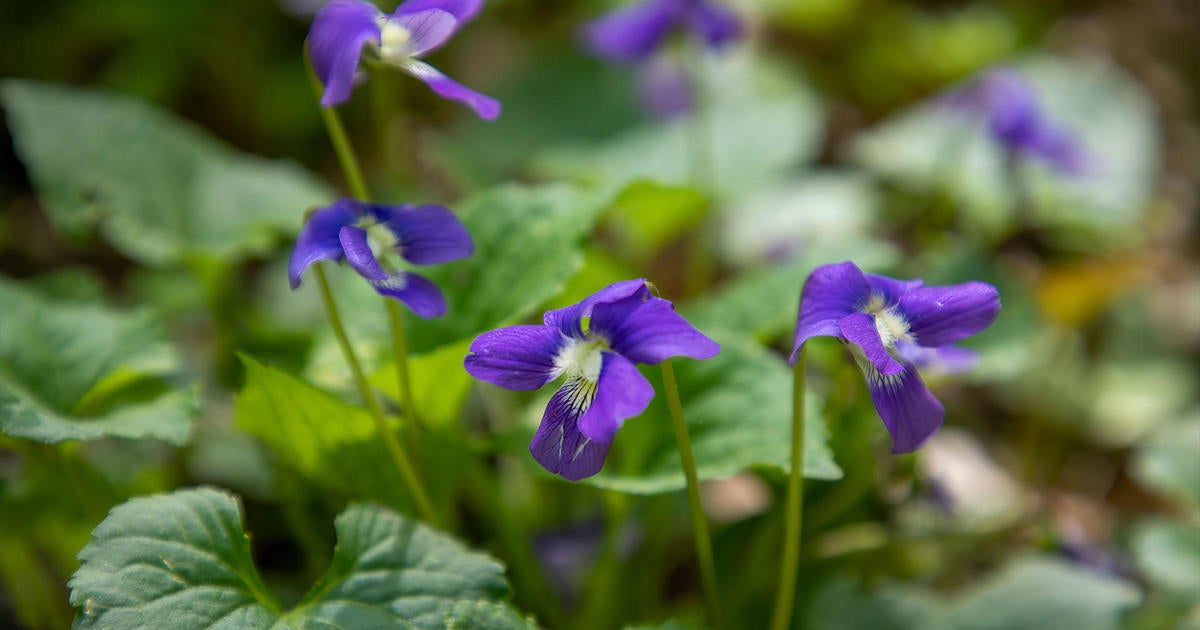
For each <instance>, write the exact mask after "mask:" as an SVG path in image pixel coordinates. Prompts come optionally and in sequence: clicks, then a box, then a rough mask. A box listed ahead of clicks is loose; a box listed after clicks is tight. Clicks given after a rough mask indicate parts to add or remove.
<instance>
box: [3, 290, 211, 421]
mask: <svg viewBox="0 0 1200 630" xmlns="http://www.w3.org/2000/svg"><path fill="white" fill-rule="evenodd" d="M0 322H3V326H0V431H2V432H3V433H5V434H7V435H10V436H14V437H22V438H27V439H31V440H37V441H40V442H47V443H54V442H61V441H64V440H91V439H96V438H101V437H124V438H157V439H161V440H165V441H167V442H171V443H173V444H183V443H184V442H185V441H186V440H187V435H188V430H189V428H190V427H191V418H192V415H193V414H194V413H195V409H196V395H195V391H194V390H191V389H174V390H171V389H168V388H167V386H166V384H165V383H164V380H163V379H166V378H168V377H170V376H171V375H172V374H173V373H175V372H176V370H177V364H178V360H177V357H176V355H175V354H174V352H173V350H172V349H171V348H170V347H169V346H168V345H167V343H166V341H165V339H164V337H163V334H162V330H161V325H160V324H159V322H158V320H157V319H155V318H154V317H153V316H151V315H150V314H148V313H145V312H132V313H122V312H118V311H113V310H110V309H107V308H105V307H103V306H101V305H99V304H95V303H89V302H80V301H75V300H70V301H60V300H52V299H48V298H45V297H42V296H40V295H37V294H34V293H32V292H30V291H28V290H27V289H25V288H23V287H21V286H19V285H18V284H16V283H14V282H11V281H8V280H3V279H0Z"/></svg>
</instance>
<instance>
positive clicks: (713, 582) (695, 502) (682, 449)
mask: <svg viewBox="0 0 1200 630" xmlns="http://www.w3.org/2000/svg"><path fill="white" fill-rule="evenodd" d="M662 375H663V389H664V390H665V391H666V396H667V407H668V408H669V409H670V410H671V420H672V421H673V424H674V425H675V441H676V442H678V444H679V458H680V460H682V462H683V475H684V477H686V478H687V495H688V504H689V505H690V507H691V513H692V534H693V535H694V537H695V542H696V557H697V559H698V560H699V562H700V579H701V582H702V584H703V587H704V599H705V602H706V603H707V605H708V615H709V620H710V622H711V623H712V624H713V625H714V626H716V627H718V628H719V627H721V626H722V623H721V606H720V600H719V598H718V590H717V570H716V566H715V565H714V563H713V553H712V539H711V537H710V536H709V534H708V519H707V518H705V516H704V506H703V504H702V503H701V501H700V478H699V476H698V475H697V474H696V459H695V457H694V456H693V455H692V443H691V441H690V440H689V439H688V433H687V425H686V424H684V421H683V405H682V404H681V403H680V402H679V385H678V384H677V383H676V382H675V368H673V367H672V366H671V360H670V359H667V360H665V361H663V362H662Z"/></svg>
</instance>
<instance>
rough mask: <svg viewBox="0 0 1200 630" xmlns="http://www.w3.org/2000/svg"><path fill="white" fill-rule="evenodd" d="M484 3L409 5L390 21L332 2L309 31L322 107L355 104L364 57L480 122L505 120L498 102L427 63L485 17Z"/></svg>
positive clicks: (355, 0)
mask: <svg viewBox="0 0 1200 630" xmlns="http://www.w3.org/2000/svg"><path fill="white" fill-rule="evenodd" d="M482 6H483V0H407V1H406V2H404V3H402V4H401V5H400V6H399V7H396V10H395V11H393V12H392V13H391V14H390V15H389V14H386V13H384V12H383V11H380V10H379V9H378V8H377V7H376V6H375V5H373V4H371V3H370V2H366V1H365V0H332V1H331V2H330V3H329V4H326V5H325V6H324V7H323V8H322V9H321V10H320V11H319V12H317V15H316V17H315V18H313V23H312V27H311V28H310V29H309V31H308V55H309V58H310V59H312V64H313V69H314V70H315V71H316V73H317V78H319V79H320V80H321V84H322V85H324V86H325V94H324V95H323V96H322V97H321V105H323V106H325V107H332V106H334V105H338V104H341V103H344V102H346V101H347V100H349V99H350V93H351V92H352V91H353V90H354V83H355V77H356V75H357V74H358V72H359V66H360V64H361V62H362V57H363V53H364V51H365V52H369V53H370V54H372V55H373V58H374V59H376V60H378V61H379V62H380V63H383V64H387V65H389V66H393V67H395V68H398V69H399V70H401V71H403V72H406V73H408V74H410V75H412V76H414V77H416V78H418V79H420V80H421V81H423V82H425V84H426V85H428V86H429V87H430V89H432V90H433V91H434V92H436V93H437V94H438V95H439V96H441V97H442V98H446V99H449V100H452V101H458V102H460V103H463V104H465V105H467V106H469V107H471V108H472V109H474V110H475V113H477V114H479V117H480V118H484V119H486V120H492V119H494V118H496V117H497V116H499V115H500V103H499V102H498V101H496V99H494V98H492V97H490V96H486V95H484V94H480V93H479V92H476V91H474V90H471V89H469V88H467V87H465V86H463V85H461V84H459V83H458V82H456V81H454V80H453V79H451V78H449V77H447V76H446V75H444V74H442V73H441V72H440V71H438V70H437V69H436V68H434V67H433V66H431V65H429V64H427V63H425V62H424V61H421V57H423V56H425V55H427V54H429V53H430V52H432V51H434V50H435V49H437V48H439V47H441V46H442V45H443V44H445V43H446V41H447V40H449V39H450V37H451V36H452V35H454V33H455V32H457V31H458V29H459V28H461V27H462V25H463V24H465V23H466V22H468V21H470V20H471V19H472V18H474V17H475V15H476V14H477V13H479V10H480V8H481V7H482Z"/></svg>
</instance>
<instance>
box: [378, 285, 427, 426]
mask: <svg viewBox="0 0 1200 630" xmlns="http://www.w3.org/2000/svg"><path fill="white" fill-rule="evenodd" d="M384 303H386V304H387V312H388V326H389V327H390V328H391V330H392V353H393V354H394V355H395V359H396V380H397V381H398V382H397V386H398V387H399V391H400V407H401V408H402V409H403V410H404V417H405V418H406V419H408V422H409V437H410V441H411V442H412V447H413V448H414V449H417V448H419V446H418V444H419V441H420V435H421V428H422V426H421V419H420V418H421V417H420V416H419V415H418V414H417V406H416V401H415V399H414V397H413V393H412V378H411V377H410V376H409V371H408V335H406V334H405V331H404V312H403V311H401V310H400V305H399V304H397V303H396V301H395V300H390V299H384Z"/></svg>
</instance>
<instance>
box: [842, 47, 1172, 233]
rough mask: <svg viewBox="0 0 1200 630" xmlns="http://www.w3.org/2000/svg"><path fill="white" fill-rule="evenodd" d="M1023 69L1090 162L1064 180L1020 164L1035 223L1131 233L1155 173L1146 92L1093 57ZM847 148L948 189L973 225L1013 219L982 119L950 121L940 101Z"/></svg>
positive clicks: (865, 161) (1008, 186) (992, 228)
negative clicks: (1030, 193) (1087, 168)
mask: <svg viewBox="0 0 1200 630" xmlns="http://www.w3.org/2000/svg"><path fill="white" fill-rule="evenodd" d="M1020 69H1021V70H1022V72H1023V73H1024V74H1025V76H1026V77H1027V78H1028V79H1029V80H1030V81H1031V82H1032V83H1033V84H1034V86H1035V89H1036V90H1037V92H1038V95H1039V97H1040V100H1041V102H1042V104H1043V105H1044V106H1045V108H1046V110H1047V112H1048V115H1049V116H1050V117H1052V118H1053V119H1054V120H1055V121H1057V122H1058V123H1059V124H1061V125H1063V126H1065V127H1067V128H1068V129H1069V130H1070V131H1071V133H1073V134H1076V135H1077V137H1078V138H1079V140H1080V141H1081V142H1082V144H1083V146H1084V147H1085V148H1086V150H1087V151H1088V153H1089V155H1091V156H1092V157H1093V160H1094V168H1095V169H1096V172H1094V173H1092V174H1085V175H1082V176H1078V177H1064V176H1060V175H1057V174H1055V173H1052V172H1050V170H1049V169H1048V168H1046V167H1044V166H1042V165H1040V164H1033V163H1029V164H1025V165H1023V166H1024V168H1022V169H1021V174H1022V176H1023V177H1026V178H1027V181H1028V182H1029V184H1030V185H1031V187H1032V191H1033V196H1034V200H1035V203H1034V205H1035V206H1036V213H1037V215H1038V219H1039V221H1040V222H1042V224H1043V225H1046V226H1051V227H1054V226H1061V227H1064V228H1070V229H1069V230H1063V231H1062V236H1072V235H1075V237H1076V238H1077V237H1078V236H1077V235H1079V234H1088V235H1092V236H1097V237H1103V238H1104V239H1105V240H1107V241H1109V242H1112V243H1115V244H1120V243H1123V242H1128V241H1129V239H1131V238H1137V237H1138V235H1139V234H1141V231H1140V230H1130V229H1129V227H1130V226H1131V225H1133V224H1134V223H1135V222H1137V221H1138V220H1139V219H1140V218H1141V217H1142V215H1143V213H1144V210H1145V207H1146V205H1147V203H1148V202H1149V200H1150V198H1151V195H1152V194H1153V191H1154V187H1155V186H1156V182H1157V176H1158V170H1159V169H1158V156H1159V153H1160V150H1159V145H1160V138H1159V131H1158V129H1157V120H1156V118H1157V117H1156V113H1155V107H1154V104H1153V101H1152V99H1151V98H1150V97H1149V95H1148V94H1147V93H1146V91H1145V90H1144V89H1143V88H1142V87H1141V86H1140V85H1139V84H1138V83H1137V82H1136V81H1135V80H1134V79H1132V78H1131V77H1130V76H1129V75H1128V74H1126V73H1125V72H1124V71H1122V70H1120V69H1119V68H1117V67H1115V66H1113V65H1111V64H1109V63H1106V62H1102V61H1099V60H1094V59H1093V60H1088V61H1085V62H1080V61H1067V60H1062V59H1055V58H1047V57H1040V58H1034V59H1030V60H1028V61H1027V62H1026V63H1023V64H1021V66H1020ZM853 153H854V159H855V161H857V162H858V163H859V164H862V165H863V166H865V167H866V168H868V169H870V170H871V171H873V172H875V173H877V174H879V175H882V176H884V177H887V178H889V179H892V180H894V181H896V182H899V183H901V184H902V185H904V186H906V187H909V188H911V189H914V190H917V191H921V192H923V193H925V194H933V193H944V194H948V195H950V196H951V197H953V198H954V199H955V200H956V201H958V202H959V203H961V205H962V208H963V211H962V215H961V217H962V219H963V220H964V221H965V222H966V223H967V224H968V226H969V227H972V228H974V229H977V230H979V231H982V232H985V233H992V234H1003V232H1004V230H1006V229H1007V226H1008V225H1009V224H1010V223H1011V222H1012V221H1013V220H1014V218H1015V217H1013V216H1012V207H1013V206H1014V204H1015V202H1016V192H1015V187H1014V186H1013V185H1012V182H1010V181H1009V178H1008V177H1007V176H1006V174H1005V167H1004V158H1003V156H1002V153H1001V151H1000V150H999V149H998V148H997V146H996V145H995V143H994V142H992V140H991V139H990V137H985V135H984V132H983V131H982V129H981V128H980V127H979V126H977V125H975V126H973V125H971V124H969V123H968V122H966V121H965V120H963V119H962V118H961V117H959V118H958V119H956V118H955V115H954V114H953V113H952V112H949V111H948V110H947V109H946V108H945V107H944V106H941V105H940V104H939V103H937V102H936V101H933V102H929V103H926V104H922V105H919V106H916V107H914V108H912V109H910V110H908V111H906V112H902V113H901V114H899V115H898V116H896V117H895V118H893V119H891V120H889V121H886V122H884V123H883V124H881V125H880V126H878V127H876V128H875V129H872V130H869V131H868V132H866V133H864V134H862V135H860V136H859V137H858V138H857V139H856V141H855V143H854V146H853ZM1088 242H1094V241H1093V240H1089V241H1088Z"/></svg>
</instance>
